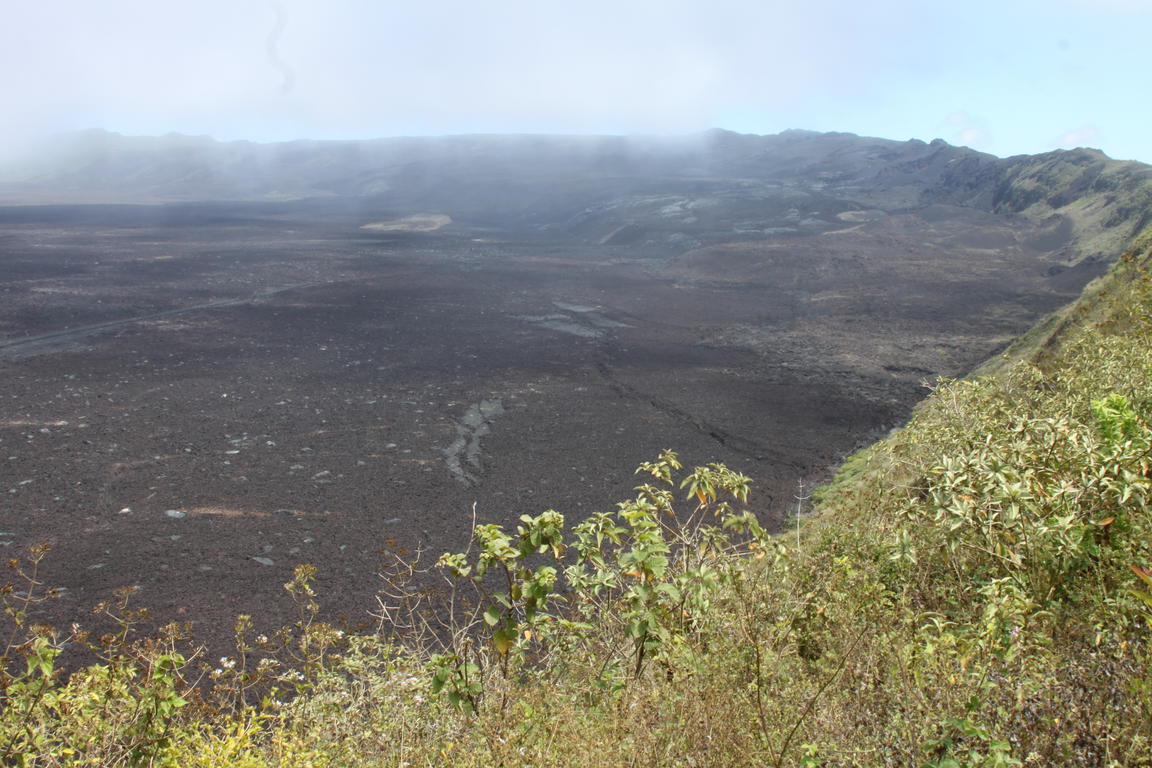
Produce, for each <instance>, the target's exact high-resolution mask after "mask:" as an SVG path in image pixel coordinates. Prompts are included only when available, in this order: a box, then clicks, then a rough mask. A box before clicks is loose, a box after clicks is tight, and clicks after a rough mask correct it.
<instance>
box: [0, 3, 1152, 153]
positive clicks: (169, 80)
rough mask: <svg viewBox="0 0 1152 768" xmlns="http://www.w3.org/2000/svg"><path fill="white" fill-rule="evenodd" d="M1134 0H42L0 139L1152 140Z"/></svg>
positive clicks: (1126, 146)
mask: <svg viewBox="0 0 1152 768" xmlns="http://www.w3.org/2000/svg"><path fill="white" fill-rule="evenodd" d="M1150 22H1152V4H1148V3H1144V2H1123V3H1122V2H1111V3H1100V2H1088V1H1087V0H1044V1H1043V2H1041V0H1021V2H1018V3H1013V4H1011V5H1008V6H1006V5H1005V4H1003V3H993V2H991V0H975V1H974V2H972V3H968V4H967V5H966V6H965V7H964V9H963V10H958V9H956V8H952V7H947V6H940V7H936V6H932V5H925V4H923V3H911V2H908V1H907V0H878V2H875V3H870V4H867V5H853V4H846V3H842V2H838V1H834V0H813V2H809V3H805V4H803V5H800V6H798V5H796V4H783V3H773V2H768V3H764V2H758V3H750V2H746V0H716V1H715V2H710V3H708V4H705V3H703V2H702V0H671V1H670V2H656V0H635V2H629V3H626V4H618V3H616V4H611V3H607V2H604V1H603V0H590V2H586V3H581V4H579V5H578V6H553V5H547V4H543V5H542V4H540V3H532V2H528V0H508V1H507V2H501V3H498V4H487V5H484V4H475V3H465V2H460V1H459V0H438V1H437V2H432V3H426V4H421V5H419V6H415V5H403V4H399V5H398V4H381V3H373V2H370V1H369V0H333V1H332V2H328V3H324V4H323V5H321V4H315V3H310V2H307V1H306V0H274V1H272V2H252V3H245V2H241V3H225V2H223V0H204V2H201V3H196V4H177V5H172V4H159V3H147V2H143V0H108V2H105V3H99V4H91V3H80V2H76V1H75V0H56V1H55V2H48V3H41V4H23V5H18V6H15V7H13V8H11V9H9V12H8V14H7V16H6V24H5V25H4V28H3V29H0V66H3V69H4V71H5V72H8V73H16V75H15V76H10V77H8V78H6V79H5V81H4V82H3V84H0V98H2V99H3V104H4V107H5V120H4V121H3V124H2V125H0V154H9V155H11V154H13V153H17V154H26V153H27V151H28V150H27V148H26V147H24V148H19V147H20V145H25V144H26V143H27V141H29V140H35V139H39V138H42V137H44V136H46V135H50V134H55V133H61V132H67V131H74V130H85V129H90V128H102V129H106V130H113V131H118V132H122V133H126V134H132V135H164V134H168V133H171V132H174V131H176V132H181V133H185V134H192V135H211V136H214V137H217V138H220V139H225V140H228V139H248V140H259V141H280V140H295V139H303V138H311V139H366V138H371V137H376V136H400V135H448V134H463V133H499V134H503V133H547V134H555V133H562V134H573V133H575V134H588V135H592V134H644V133H659V134H680V133H690V132H695V131H699V130H704V129H706V128H708V127H710V126H723V127H726V128H730V129H733V130H737V131H741V132H755V133H771V132H776V131H780V130H784V129H787V128H791V127H804V128H811V129H816V130H849V131H852V132H855V133H859V134H862V135H876V136H890V137H893V138H896V139H906V138H913V137H914V138H920V139H924V140H931V139H932V138H934V137H940V138H943V139H944V140H946V141H948V142H949V143H952V144H960V145H967V146H971V147H973V148H974V149H977V150H980V151H986V152H992V153H995V154H997V155H1000V156H1008V155H1013V154H1020V153H1037V152H1041V151H1046V150H1050V149H1055V148H1072V147H1074V146H1077V145H1080V144H1089V145H1091V146H1100V147H1101V148H1102V149H1104V150H1105V151H1107V152H1108V153H1109V154H1110V155H1112V156H1115V157H1122V158H1123V157H1143V158H1152V149H1150V148H1149V144H1148V139H1147V136H1146V135H1145V132H1144V131H1143V130H1142V128H1141V126H1143V125H1145V124H1146V123H1147V120H1146V119H1145V118H1146V117H1147V115H1146V114H1145V112H1146V110H1147V109H1148V108H1147V107H1146V106H1145V105H1144V104H1142V103H1140V102H1139V100H1134V99H1133V98H1132V94H1134V93H1140V92H1142V89H1143V87H1144V82H1143V73H1144V72H1145V71H1146V65H1145V62H1143V60H1142V51H1143V50H1144V40H1143V39H1142V37H1141V35H1142V33H1143V30H1145V29H1147V28H1148V25H1149V23H1150Z"/></svg>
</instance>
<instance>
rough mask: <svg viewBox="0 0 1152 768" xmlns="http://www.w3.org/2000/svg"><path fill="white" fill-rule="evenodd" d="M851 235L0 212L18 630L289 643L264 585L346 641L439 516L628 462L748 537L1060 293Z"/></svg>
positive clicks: (433, 531) (986, 231) (850, 225)
mask: <svg viewBox="0 0 1152 768" xmlns="http://www.w3.org/2000/svg"><path fill="white" fill-rule="evenodd" d="M856 213H857V214H858V215H856V216H851V215H847V216H846V215H844V214H843V213H841V214H839V216H838V217H837V216H836V215H834V214H830V215H829V216H828V217H827V220H825V221H823V222H817V225H816V226H812V227H809V231H808V232H807V233H806V234H804V236H798V235H795V234H790V235H785V236H780V237H775V238H774V237H771V236H767V237H758V239H755V240H753V241H749V242H734V243H727V244H722V245H711V246H707V247H701V248H696V249H695V250H691V249H690V250H688V251H684V252H679V251H674V250H671V249H669V248H667V247H662V248H656V247H654V246H651V245H649V246H645V245H644V244H643V243H642V242H634V240H635V239H633V238H618V240H624V241H627V242H629V243H630V244H627V245H589V244H586V243H585V244H581V243H579V242H576V241H575V240H573V239H571V238H568V237H566V236H563V235H561V234H556V233H552V234H546V233H542V232H540V231H534V232H496V233H493V232H491V231H485V232H481V231H470V230H468V229H467V228H465V227H462V226H459V225H452V226H449V227H447V228H445V229H442V230H439V231H435V232H427V233H405V232H387V231H368V230H362V229H360V228H359V225H360V224H362V223H364V222H365V221H366V219H364V218H363V216H360V217H355V216H351V215H345V214H341V213H339V212H338V211H337V212H332V211H329V212H327V213H325V212H321V211H313V212H310V211H309V210H308V209H307V208H306V207H302V206H301V205H299V204H296V205H294V206H292V207H291V208H284V209H279V208H277V207H276V206H269V205H263V206H247V207H246V206H239V205H238V206H196V205H187V206H162V207H147V206H138V207H134V206H119V207H111V206H109V207H87V208H67V207H54V208H33V207H29V208H5V209H0V493H3V494H4V503H3V504H2V505H0V545H2V546H3V547H4V548H5V550H4V551H5V552H7V553H10V554H12V555H15V554H17V553H18V552H19V551H20V550H21V549H22V548H24V547H26V546H27V545H29V544H32V543H34V542H37V541H46V542H48V543H50V544H51V545H52V547H53V552H52V553H51V555H50V556H49V558H48V559H47V561H46V563H45V568H44V572H43V576H44V581H45V584H46V585H48V586H52V587H60V588H63V589H64V590H65V591H64V597H63V598H62V599H60V600H59V601H57V602H55V603H53V604H51V605H50V606H49V608H48V609H47V610H46V612H45V613H44V614H43V616H41V618H43V619H45V620H50V621H54V622H66V621H71V620H80V621H87V619H86V618H85V617H86V616H87V615H88V611H89V610H90V608H91V606H92V605H93V604H94V603H96V602H97V601H99V600H101V599H105V598H107V597H109V596H110V594H111V592H112V590H113V589H114V588H116V587H118V586H122V585H137V586H139V587H140V589H141V592H140V596H139V598H137V600H136V602H137V603H138V604H141V605H146V606H148V607H150V608H151V609H153V611H154V613H155V614H156V616H157V620H158V621H168V620H173V619H178V620H194V621H195V623H196V632H197V635H198V636H199V637H200V638H203V639H207V640H211V641H214V642H217V641H222V638H226V637H227V636H228V634H229V632H230V627H231V623H232V619H233V618H234V617H235V615H237V614H240V613H250V614H254V615H255V616H256V618H257V625H258V627H260V628H261V629H264V630H267V629H272V628H275V627H276V626H279V625H280V624H281V623H283V622H285V621H288V620H290V618H291V615H292V614H291V610H290V603H289V601H288V600H287V597H286V595H285V593H284V591H283V589H282V585H283V584H284V582H286V581H287V580H288V579H289V578H290V576H291V573H292V569H293V567H294V566H295V565H296V564H298V563H304V562H307V563H313V564H315V565H317V566H318V567H319V569H320V578H319V592H320V597H321V601H322V602H323V603H324V605H325V606H326V607H327V608H328V609H329V610H330V611H331V612H332V613H333V614H340V613H343V614H346V615H347V616H348V617H350V618H351V619H352V620H357V619H360V618H364V617H366V612H367V611H368V610H369V609H371V608H372V607H373V606H374V604H375V603H374V599H373V596H374V594H375V592H376V590H377V587H378V584H379V580H378V578H377V576H376V573H377V570H378V567H379V564H380V557H379V554H378V551H379V550H380V549H381V548H382V547H384V546H385V545H386V543H390V544H396V545H399V546H403V547H406V548H407V549H409V550H411V549H415V548H417V547H420V546H423V547H426V548H428V549H430V550H431V551H432V552H433V553H434V554H435V553H439V552H440V551H446V550H451V549H456V548H460V547H462V546H463V545H464V544H465V541H466V538H467V536H468V533H469V526H470V524H471V519H472V516H471V515H472V513H471V511H472V507H473V504H475V505H476V510H477V514H478V516H479V518H480V520H481V521H513V520H515V518H516V517H517V516H518V515H520V514H524V513H533V514H535V513H538V512H540V511H543V510H544V509H546V508H555V509H556V510H558V511H560V512H562V513H563V514H564V515H566V516H568V517H569V519H576V518H580V517H581V516H583V515H585V514H588V513H590V512H592V511H594V510H602V509H610V508H612V506H613V504H614V502H615V501H618V500H620V499H623V498H625V497H627V496H629V495H630V492H631V488H632V487H633V485H634V484H635V480H634V477H633V475H632V470H633V469H634V468H635V466H636V465H637V464H638V463H639V462H641V461H643V460H646V459H650V458H653V457H654V456H655V455H656V454H657V453H658V452H659V451H660V450H661V449H662V448H674V449H676V450H678V451H679V452H680V453H681V455H682V458H683V459H684V460H685V462H686V463H689V464H691V463H703V462H711V461H720V462H725V463H727V464H728V465H730V466H732V467H735V468H737V469H739V470H741V471H743V472H745V473H747V474H749V475H750V476H751V477H752V478H753V480H754V486H753V487H754V493H753V496H752V501H753V506H754V508H755V509H756V511H757V513H758V514H759V515H760V516H761V517H762V519H763V520H764V521H765V522H766V523H769V524H772V525H779V524H780V522H781V521H782V520H784V519H785V518H786V516H787V515H788V513H789V510H790V509H792V508H793V507H794V505H795V502H794V500H793V495H794V493H795V489H796V487H797V483H798V482H800V481H804V482H805V483H806V485H807V486H811V484H812V483H813V482H814V481H816V480H817V479H819V478H821V477H822V476H823V475H824V473H825V471H826V469H827V467H828V466H829V465H830V464H832V463H833V462H835V461H836V460H837V459H838V458H840V457H841V456H842V455H843V454H844V453H845V452H847V451H849V450H851V449H852V448H853V447H855V446H857V445H859V444H861V443H862V442H863V441H865V440H867V439H869V438H871V437H874V436H875V435H877V434H878V433H879V432H880V431H882V430H884V429H886V428H889V427H891V426H893V425H896V424H898V423H899V422H900V421H901V420H902V419H904V418H905V417H906V416H907V414H908V413H909V410H910V408H911V406H912V405H913V404H914V403H915V402H916V401H917V400H918V399H919V398H920V397H922V396H923V394H924V393H925V390H924V388H923V382H924V381H930V380H932V379H934V377H935V376H937V375H956V374H960V373H962V372H964V371H966V370H967V369H968V368H970V367H971V366H972V365H974V364H975V363H977V362H979V361H981V360H982V359H984V358H985V357H987V356H988V355H989V354H991V353H993V352H994V351H995V350H996V349H997V348H998V347H1000V346H1002V345H1004V344H1005V343H1006V342H1007V341H1008V340H1009V339H1010V338H1011V337H1012V336H1014V335H1015V334H1018V333H1020V332H1022V331H1023V330H1024V329H1026V328H1027V326H1028V325H1029V324H1030V323H1031V322H1032V321H1033V320H1034V319H1036V318H1037V317H1038V316H1039V315H1040V314H1041V313H1042V312H1045V311H1048V310H1050V309H1051V308H1053V307H1055V306H1056V305H1057V304H1059V303H1062V302H1063V301H1066V300H1067V299H1069V298H1071V296H1072V295H1073V294H1074V293H1075V292H1076V291H1077V290H1078V289H1079V287H1080V284H1082V282H1083V281H1084V280H1086V279H1087V278H1088V277H1089V276H1090V275H1087V274H1085V275H1083V276H1082V279H1080V280H1079V281H1078V280H1075V279H1071V278H1069V276H1068V274H1067V273H1064V274H1062V275H1060V276H1059V278H1052V279H1049V278H1048V277H1047V274H1048V273H1047V263H1046V262H1045V257H1044V255H1043V254H1041V253H1038V252H1033V251H1030V250H1028V249H1027V248H1026V247H1025V246H1023V245H1020V244H1019V243H1023V242H1027V235H1028V230H1027V225H1025V224H1023V223H1021V222H1012V221H1007V220H1002V219H997V218H995V217H992V216H991V215H989V214H981V213H977V212H974V211H966V210H963V209H949V215H947V216H941V215H940V207H939V206H937V207H936V208H934V209H933V210H932V213H931V215H926V214H925V215H920V214H918V213H912V212H909V213H905V214H899V215H885V214H880V213H878V212H856ZM368 220H370V219H368ZM974 233H975V234H974ZM977 234H978V235H979V236H977ZM1057 279H1058V280H1059V281H1060V282H1059V283H1056V282H1053V281H1054V280H1057Z"/></svg>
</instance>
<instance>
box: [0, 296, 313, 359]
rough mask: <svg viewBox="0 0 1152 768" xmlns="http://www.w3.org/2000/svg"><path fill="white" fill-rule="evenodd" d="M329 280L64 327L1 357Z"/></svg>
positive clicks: (17, 344)
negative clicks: (57, 342) (74, 326)
mask: <svg viewBox="0 0 1152 768" xmlns="http://www.w3.org/2000/svg"><path fill="white" fill-rule="evenodd" d="M329 282H330V281H320V282H314V283H297V284H295V285H286V286H283V287H282V288H264V289H262V290H259V291H257V292H256V293H254V294H252V295H251V296H244V297H241V298H238V299H226V300H224V301H213V302H211V303H210V304H196V305H194V306H191V307H180V308H179V309H166V310H164V311H163V312H153V313H151V314H148V315H136V316H134V317H126V318H124V319H122V320H108V321H106V322H103V323H93V324H92V325H82V326H80V327H78V328H65V329H64V330H61V331H52V332H51V333H41V334H38V335H36V336H25V337H24V338H22V339H12V340H10V341H0V357H14V356H16V355H18V354H20V353H21V352H25V351H27V350H28V349H32V348H35V347H37V346H40V345H42V344H48V343H50V342H53V341H58V340H62V339H79V338H83V337H85V336H91V335H93V334H97V333H100V332H101V331H106V330H109V329H111V328H120V327H122V326H125V325H131V324H132V323H139V322H143V321H145V320H156V319H159V318H162V317H173V316H174V315H183V314H185V313H188V312H200V311H202V310H206V309H218V308H220V307H237V306H240V305H242V304H250V303H252V302H253V301H257V300H258V299H263V298H267V297H268V296H275V295H276V294H278V293H284V292H285V291H291V290H294V289H297V288H313V287H315V286H318V285H328V284H329Z"/></svg>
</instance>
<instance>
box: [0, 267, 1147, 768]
mask: <svg viewBox="0 0 1152 768" xmlns="http://www.w3.org/2000/svg"><path fill="white" fill-rule="evenodd" d="M1150 263H1152V252H1150V251H1149V250H1148V249H1147V247H1143V248H1142V249H1138V250H1137V251H1136V252H1135V253H1133V254H1130V255H1128V256H1127V257H1125V259H1123V260H1122V262H1121V263H1120V264H1118V265H1117V267H1116V269H1115V270H1114V274H1113V276H1112V277H1111V278H1110V279H1109V280H1108V281H1107V285H1106V287H1105V289H1103V290H1097V291H1094V292H1093V293H1092V294H1091V295H1090V296H1088V297H1087V298H1086V299H1085V300H1084V302H1082V303H1081V304H1080V305H1079V307H1080V308H1078V309H1073V310H1072V312H1071V315H1070V317H1073V318H1076V320H1075V321H1074V322H1068V323H1065V324H1064V327H1063V330H1062V335H1061V340H1060V343H1059V344H1047V345H1046V346H1045V348H1044V353H1045V355H1046V357H1045V359H1044V360H1043V365H1042V366H1038V365H1035V364H1032V363H1030V362H1027V361H1026V360H1025V361H1022V362H1019V363H1017V364H1016V365H1014V366H1013V367H1011V368H1010V369H1009V370H1007V371H1005V372H1002V373H1001V374H1000V375H999V376H996V377H989V378H982V379H976V380H966V381H951V382H943V383H941V384H940V385H939V386H938V387H937V389H936V390H935V391H934V392H933V394H932V395H931V397H930V398H928V400H926V401H925V402H924V403H923V404H922V405H921V407H920V408H918V410H917V412H916V414H915V416H914V417H913V419H912V420H911V422H910V423H909V424H908V426H907V427H906V428H904V429H902V430H900V431H899V432H897V433H895V434H893V435H892V436H891V437H889V438H888V439H886V440H885V441H883V442H881V443H878V444H877V445H875V446H873V447H871V448H870V449H868V450H867V451H866V452H864V453H862V454H860V455H858V456H856V457H854V458H853V459H852V460H851V461H850V462H849V463H848V464H846V465H845V468H844V469H843V470H842V471H841V473H840V474H839V475H838V477H837V478H836V479H835V480H834V481H833V482H832V483H831V484H830V485H829V486H828V487H826V488H824V489H823V490H822V492H821V495H820V502H819V504H818V508H817V509H816V511H815V514H814V515H812V516H811V517H810V519H809V520H808V521H807V522H806V523H805V524H804V525H803V526H802V529H801V531H800V535H799V536H796V535H795V534H794V533H788V534H785V535H781V536H779V537H771V536H768V535H767V534H765V533H764V531H762V530H761V529H760V528H759V526H758V525H757V524H756V521H755V517H754V516H753V515H751V514H749V513H748V511H747V510H748V509H750V508H751V507H750V506H749V503H751V504H753V505H754V503H755V494H754V491H753V493H752V496H751V499H749V496H748V490H749V489H748V487H747V483H746V478H743V477H742V476H741V475H739V474H737V473H733V472H731V471H729V470H727V469H726V468H724V467H722V466H715V465H714V466H710V467H704V468H697V469H696V470H694V471H690V472H684V471H683V470H682V469H681V468H680V467H679V465H678V462H677V461H676V458H675V455H674V454H671V453H665V454H664V455H662V456H661V457H659V458H657V459H656V460H654V461H653V462H651V463H648V464H645V465H644V466H643V467H641V468H640V471H639V474H640V475H641V477H642V478H643V479H644V481H645V482H643V484H642V485H640V486H639V487H638V488H637V496H636V498H634V499H632V500H630V501H628V502H625V503H623V504H621V505H620V507H619V509H618V510H617V511H615V512H614V513H608V512H605V513H603V514H600V515H597V516H594V517H593V518H591V519H589V520H588V521H585V522H582V523H580V524H579V525H576V526H574V527H571V528H569V527H567V526H566V525H565V521H564V519H563V518H562V516H560V515H558V514H556V513H555V512H550V511H549V512H544V513H542V514H540V515H538V516H535V517H531V516H525V517H523V518H522V519H521V522H520V524H519V525H518V526H517V529H516V530H515V531H512V530H505V529H502V528H500V527H497V526H478V527H477V529H476V531H475V541H474V545H473V547H472V549H471V550H470V551H469V552H465V553H459V554H454V555H446V556H444V557H443V558H441V559H440V561H439V564H438V566H437V568H439V570H440V571H441V572H442V573H443V574H444V575H445V577H446V578H447V579H448V580H449V582H450V583H452V584H453V585H454V588H453V590H452V591H451V592H450V593H449V594H448V595H446V596H445V597H444V598H443V599H442V600H441V602H439V603H436V605H439V608H438V610H437V611H435V612H432V613H430V612H429V610H428V609H429V606H431V605H433V603H427V602H422V601H423V600H424V599H425V598H424V596H423V595H422V594H421V593H419V592H413V591H411V590H409V589H408V586H409V582H408V577H409V576H410V575H411V574H410V573H409V572H407V571H405V570H404V569H403V568H402V567H401V568H400V569H392V570H390V571H389V572H388V578H387V579H386V580H385V581H384V582H383V585H382V593H381V606H380V616H381V625H382V631H381V633H379V634H378V635H372V636H347V635H344V634H343V633H342V632H339V631H338V630H337V629H336V628H335V627H332V626H329V625H327V624H325V623H323V622H320V621H318V620H317V607H316V601H317V600H319V599H322V596H320V597H317V596H315V595H314V594H313V593H312V589H311V577H312V575H313V574H314V570H313V569H311V568H310V567H301V568H300V569H298V571H297V577H296V579H294V580H293V582H291V583H290V584H289V585H287V588H288V589H289V591H290V592H291V593H292V594H293V596H294V597H295V598H296V599H297V600H298V601H299V604H300V607H301V613H300V620H299V622H298V623H297V624H296V625H295V626H293V627H289V628H286V629H285V630H284V631H283V632H281V633H278V634H276V635H274V636H271V637H264V636H256V637H253V636H252V635H253V632H252V630H251V624H250V621H249V620H247V619H246V618H242V619H241V621H240V622H239V623H238V625H237V633H236V634H237V652H236V653H235V654H234V655H233V656H232V657H230V658H226V659H221V660H219V661H218V662H216V663H211V664H207V666H205V665H203V664H201V663H200V662H199V661H198V660H196V659H194V657H193V652H189V651H187V650H185V651H183V652H181V651H180V647H181V641H180V639H179V637H178V633H177V631H176V629H175V628H173V629H172V630H171V631H170V632H169V633H168V634H166V635H164V636H162V637H159V638H152V639H149V640H146V641H142V642H133V640H132V638H131V634H130V631H131V627H132V625H133V623H134V622H135V621H136V620H137V619H138V616H137V615H136V614H134V613H133V612H132V611H130V610H129V609H128V607H127V601H128V595H127V594H125V595H122V596H121V602H118V603H112V604H109V605H107V606H104V609H103V610H104V611H105V612H106V613H107V614H108V615H110V616H113V617H115V618H116V619H117V620H118V621H119V624H120V626H121V628H122V631H121V632H120V633H119V634H113V635H109V636H106V637H103V638H84V637H83V636H76V635H74V634H73V635H65V634H62V633H60V632H56V631H53V630H49V629H46V628H37V627H34V626H32V621H31V616H32V611H34V609H35V601H36V600H37V599H39V597H38V593H37V591H36V579H35V572H34V562H35V560H36V558H38V557H40V556H41V555H42V553H34V554H33V555H32V558H31V560H30V561H28V562H25V563H23V564H21V565H20V566H19V568H18V571H19V572H22V573H25V574H26V575H27V579H26V580H25V581H24V582H21V583H18V584H17V585H16V586H14V587H10V588H9V589H8V590H7V593H6V595H5V600H6V606H7V607H8V617H9V623H10V625H11V627H12V629H13V635H12V639H11V641H10V642H9V645H8V656H9V657H10V664H9V666H8V672H7V674H6V675H5V676H4V677H3V679H2V687H0V696H2V702H3V710H2V711H0V755H3V760H4V761H5V762H6V763H10V764H17V765H26V766H53V765H181V766H185V765H190V766H195V765H203V766H209V765H212V766H221V765H234V766H273V765H277V766H280V765H283V766H306V765H307V766H312V765H333V766H360V765H363V766H370V765H371V766H376V765H380V766H383V765H388V766H394V765H409V766H421V765H424V766H432V765H454V766H457V765H458V766H490V765H505V766H514V765H549V766H561V765H563V766H601V765H637V766H641V765H644V766H647V765H653V766H656V765H659V766H672V765H698V766H703V765H710V766H713V765H757V764H766V765H804V766H850V765H851V766H855V765H928V766H940V767H944V766H1007V765H1021V764H1036V765H1056V764H1060V765H1147V764H1148V759H1149V758H1148V755H1149V754H1150V752H1152V676H1150V674H1149V672H1150V664H1152V648H1150V647H1149V637H1150V635H1149V632H1150V629H1152V594H1149V592H1150V590H1152V585H1150V584H1148V583H1146V582H1150V581H1152V573H1150V572H1149V570H1148V569H1149V568H1150V567H1152V525H1150V523H1149V511H1150V510H1149V505H1150V503H1152V424H1150V423H1149V419H1148V416H1147V414H1149V413H1152V344H1150V343H1149V342H1150V340H1152V276H1150V274H1149V271H1148V269H1149V265H1150ZM19 569H23V570H22V571H21V570H19ZM429 599H430V598H429ZM84 643H87V644H89V645H90V646H91V647H92V648H93V649H94V651H95V652H96V653H97V654H99V655H100V656H101V657H102V658H103V661H102V662H100V663H98V664H96V665H94V666H90V667H88V668H86V669H84V670H81V671H79V672H77V673H75V674H73V675H72V676H71V677H70V678H68V679H64V678H63V677H62V675H61V674H60V672H59V671H58V664H57V662H58V661H59V658H58V657H59V656H60V654H61V653H65V652H67V651H69V649H70V646H73V645H83V644H84ZM197 683H199V686H198V687H196V684H197Z"/></svg>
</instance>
